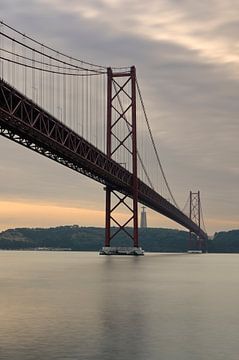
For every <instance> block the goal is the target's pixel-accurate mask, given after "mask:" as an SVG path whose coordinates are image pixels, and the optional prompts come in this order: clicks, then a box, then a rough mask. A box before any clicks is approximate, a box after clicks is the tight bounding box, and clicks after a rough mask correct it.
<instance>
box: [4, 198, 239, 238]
mask: <svg viewBox="0 0 239 360" xmlns="http://www.w3.org/2000/svg"><path fill="white" fill-rule="evenodd" d="M139 210H140V207H139ZM139 213H140V211H139ZM117 216H118V219H119V220H120V221H121V222H124V221H126V219H127V215H126V214H124V213H117ZM0 219H1V221H0V231H4V230H7V229H13V228H21V227H30V228H35V227H43V228H44V227H56V226H63V225H74V224H76V225H79V226H86V227H87V226H93V227H104V222H105V212H104V211H96V210H93V209H87V208H77V207H73V206H72V207H70V206H66V205H62V204H61V205H56V204H50V203H38V204H36V203H32V202H22V201H0ZM147 220H148V222H149V224H148V225H149V227H155V228H161V227H162V228H172V229H173V228H176V229H179V230H186V229H185V228H183V227H181V226H180V225H178V224H176V223H175V222H173V221H171V220H169V219H167V218H166V217H164V216H162V215H160V214H157V213H155V212H152V211H150V210H147ZM207 220H208V224H210V226H209V234H213V232H214V231H213V230H212V231H210V229H214V228H215V227H216V228H218V229H219V230H224V229H227V227H228V224H229V225H230V226H231V228H232V229H233V228H236V227H237V226H238V220H237V219H231V220H228V219H207Z"/></svg>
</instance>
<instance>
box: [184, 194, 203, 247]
mask: <svg viewBox="0 0 239 360" xmlns="http://www.w3.org/2000/svg"><path fill="white" fill-rule="evenodd" d="M189 217H190V219H191V220H192V221H194V222H195V223H196V224H197V225H198V227H199V229H201V199H200V191H197V192H193V191H190V198H189ZM205 246H206V244H205V241H204V240H203V239H201V238H200V237H199V236H196V235H195V234H193V233H192V231H189V244H188V249H189V251H205Z"/></svg>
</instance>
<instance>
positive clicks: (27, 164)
mask: <svg viewBox="0 0 239 360" xmlns="http://www.w3.org/2000/svg"><path fill="white" fill-rule="evenodd" d="M0 10H1V11H0V13H1V19H2V20H3V21H4V22H6V23H7V24H9V25H11V26H13V27H15V28H17V29H19V30H20V31H22V32H24V33H26V34H28V35H31V36H33V37H34V38H35V39H37V40H40V41H41V42H43V43H46V44H49V45H50V46H52V47H54V48H56V49H59V50H64V52H66V53H68V54H71V55H74V56H77V57H78V58H81V59H84V60H86V61H90V62H91V61H92V62H94V63H97V64H102V65H107V66H129V65H135V66H136V68H137V76H138V78H139V81H140V84H141V89H142V91H143V96H144V101H145V104H146V108H147V113H148V116H149V118H150V122H151V127H152V130H153V133H154V136H155V140H156V143H157V145H158V147H159V154H160V159H161V161H162V164H163V167H164V170H165V172H166V175H167V179H168V181H169V183H170V186H171V189H172V191H173V193H174V195H175V198H176V200H177V202H178V203H179V204H181V205H182V206H183V204H184V202H185V200H186V198H187V196H188V193H189V191H190V190H193V191H197V190H200V191H201V201H202V206H203V211H204V220H205V223H206V227H207V230H208V233H209V234H213V233H214V232H216V231H221V230H229V229H235V228H239V188H238V180H239V165H238V155H239V145H238V134H239V119H238V115H239V101H238V99H237V97H238V94H239V41H238V31H239V21H238V13H239V2H238V1H233V0H208V1H200V2H195V1H192V0H191V1H190V0H177V1H176V0H168V1H164V0H156V1H154V0H151V1H150V6H149V4H148V2H145V1H143V0H137V1H136V0H131V1H127V0H121V1H118V0H92V1H90V0H87V1H86V0H81V1H78V0H31V1H30V0H0ZM0 173H1V177H0V229H1V230H3V229H6V228H14V227H23V226H30V227H41V226H44V227H48V226H57V225H63V224H79V225H80V226H104V207H105V203H104V197H105V194H104V191H103V188H102V186H101V185H100V184H98V183H95V182H93V181H92V180H90V179H88V178H85V177H83V176H82V175H80V174H78V173H74V172H73V171H71V170H69V169H67V168H64V167H63V166H61V165H59V164H57V163H54V162H53V161H50V160H49V159H46V158H44V157H41V156H40V155H38V154H35V153H33V152H31V151H29V150H27V149H24V148H22V147H21V146H19V145H17V144H15V143H12V142H11V141H9V140H7V139H4V138H0ZM147 215H148V223H149V226H152V227H171V228H180V226H179V225H178V224H176V223H174V222H172V221H171V220H168V219H166V218H165V217H163V216H161V215H160V214H157V213H154V212H152V211H151V210H147ZM121 216H122V219H123V217H124V215H123V214H122V215H121Z"/></svg>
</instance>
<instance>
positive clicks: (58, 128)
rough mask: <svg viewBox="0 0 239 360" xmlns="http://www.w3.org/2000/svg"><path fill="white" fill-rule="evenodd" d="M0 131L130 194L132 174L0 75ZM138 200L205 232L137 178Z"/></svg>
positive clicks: (198, 231) (204, 235) (198, 230)
mask: <svg viewBox="0 0 239 360" xmlns="http://www.w3.org/2000/svg"><path fill="white" fill-rule="evenodd" d="M0 134H1V135H3V136H5V137H7V138H9V139H11V140H13V141H15V142H17V143H19V144H21V145H24V146H26V147H28V148H29V149H31V150H33V151H36V152H38V153H40V154H42V155H44V156H46V157H48V158H50V159H52V160H54V161H57V162H59V163H61V164H63V165H65V166H67V167H69V168H71V169H73V170H75V171H78V172H80V173H82V174H84V175H86V176H88V177H90V178H92V179H94V180H96V181H98V182H100V183H102V184H105V185H109V186H111V187H112V188H113V189H116V190H117V191H119V192H121V193H124V194H128V195H130V194H132V174H131V173H130V172H129V171H127V170H126V169H125V168H124V167H122V166H121V165H119V164H118V163H116V162H115V161H113V160H111V159H109V158H108V157H107V156H106V154H104V153H103V152H102V151H100V150H99V149H97V148H96V147H95V146H93V145H92V144H90V143H89V142H88V141H86V140H85V139H83V138H82V137H81V136H79V135H78V134H76V133H75V132H74V131H73V130H71V129H69V128H68V127H67V126H66V125H64V124H63V123H61V122H60V121H59V120H57V119H56V118H54V117H53V116H52V115H50V114H49V113H47V112H46V111H45V110H43V109H42V108H40V107H39V106H38V105H36V104H35V103H34V102H32V101H31V100H30V99H28V98H26V97H25V96H24V95H23V94H21V93H20V92H18V91H17V90H16V89H14V88H13V87H11V86H10V85H9V84H7V83H6V82H5V81H4V80H1V79H0ZM138 187H139V201H140V202H141V203H142V204H144V205H146V206H147V207H149V208H151V209H153V210H155V211H157V212H159V213H161V214H163V215H165V216H167V217H168V218H170V219H172V220H174V221H176V222H177V223H179V224H181V225H183V226H185V227H186V228H187V229H189V230H191V231H192V232H194V233H195V234H197V235H199V236H200V237H201V238H203V239H206V238H207V234H206V233H205V232H204V231H203V230H202V229H200V228H199V227H198V225H197V224H195V223H194V222H193V221H192V220H191V219H190V218H188V217H187V216H186V215H185V214H184V213H183V212H182V211H180V210H179V209H177V208H176V207H175V206H174V205H172V204H171V203H170V202H168V201H167V200H166V199H165V198H163V197H162V196H161V195H160V194H158V193H157V192H156V191H154V190H153V189H151V188H150V187H149V186H148V185H146V184H145V183H143V182H142V181H141V180H140V179H138Z"/></svg>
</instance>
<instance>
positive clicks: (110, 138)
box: [101, 66, 143, 255]
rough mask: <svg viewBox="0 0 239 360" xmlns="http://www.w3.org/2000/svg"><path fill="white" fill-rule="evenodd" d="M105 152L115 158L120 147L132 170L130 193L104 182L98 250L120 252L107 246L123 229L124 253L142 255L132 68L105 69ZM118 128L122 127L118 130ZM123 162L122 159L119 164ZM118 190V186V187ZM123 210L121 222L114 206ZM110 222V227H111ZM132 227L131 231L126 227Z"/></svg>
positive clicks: (134, 88)
mask: <svg viewBox="0 0 239 360" xmlns="http://www.w3.org/2000/svg"><path fill="white" fill-rule="evenodd" d="M107 77H108V81H107V156H108V158H109V159H113V160H116V161H118V162H119V160H118V159H119V158H120V153H121V152H123V151H124V153H126V154H127V155H126V156H127V158H128V162H129V163H128V164H127V166H129V171H130V172H131V173H132V184H131V186H132V196H130V197H129V196H128V194H127V193H126V192H125V194H123V195H122V193H119V192H118V191H117V190H119V189H117V188H112V187H110V186H109V185H107V186H106V188H105V191H106V219H105V244H104V248H103V249H102V251H101V253H102V252H103V253H106V254H114V252H116V253H119V251H121V252H123V250H122V248H121V249H120V248H118V249H116V250H115V248H113V247H111V241H112V239H113V238H115V237H116V236H117V235H118V234H119V233H120V232H123V233H124V234H125V235H126V236H127V237H128V238H130V239H131V240H132V242H133V247H132V248H128V250H127V254H129V253H130V254H132V255H142V254H143V251H142V250H141V248H140V247H139V239H138V176H137V131H136V69H135V67H134V66H132V67H131V68H130V70H129V71H125V70H124V71H113V70H112V69H111V68H108V69H107ZM122 128H123V129H124V131H122ZM123 165H126V163H122V166H123ZM120 190H121V192H123V193H124V191H122V189H120ZM122 207H123V208H124V209H125V210H126V211H127V219H126V221H124V223H123V224H121V223H120V221H119V219H118V218H117V210H118V211H119V210H120V209H122ZM111 225H113V226H114V227H113V228H112V226H111ZM129 226H130V227H132V228H133V232H131V231H130V230H129Z"/></svg>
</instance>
